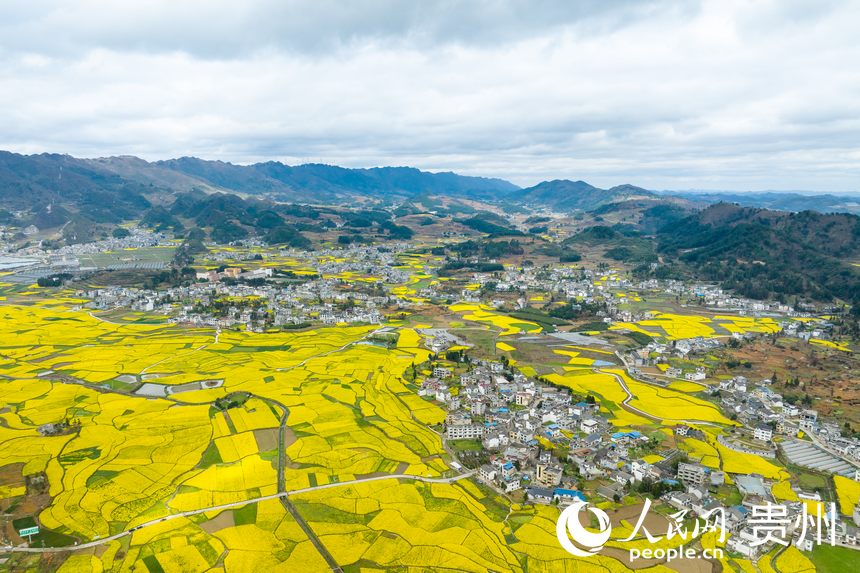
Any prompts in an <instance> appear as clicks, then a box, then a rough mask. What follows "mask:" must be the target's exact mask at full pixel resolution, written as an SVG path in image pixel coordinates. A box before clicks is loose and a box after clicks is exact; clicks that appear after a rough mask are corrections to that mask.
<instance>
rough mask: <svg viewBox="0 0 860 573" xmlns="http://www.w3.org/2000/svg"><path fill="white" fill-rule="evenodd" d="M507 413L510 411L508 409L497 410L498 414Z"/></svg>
mask: <svg viewBox="0 0 860 573" xmlns="http://www.w3.org/2000/svg"><path fill="white" fill-rule="evenodd" d="M507 411H508V409H507V408H499V409H498V410H496V412H499V413H503V412H507Z"/></svg>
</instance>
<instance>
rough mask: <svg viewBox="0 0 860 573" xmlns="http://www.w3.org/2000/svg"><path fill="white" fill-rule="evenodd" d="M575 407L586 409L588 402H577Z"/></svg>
mask: <svg viewBox="0 0 860 573" xmlns="http://www.w3.org/2000/svg"><path fill="white" fill-rule="evenodd" d="M576 405H577V406H580V407H582V406H586V407H588V402H577V403H576Z"/></svg>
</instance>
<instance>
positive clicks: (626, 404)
mask: <svg viewBox="0 0 860 573" xmlns="http://www.w3.org/2000/svg"><path fill="white" fill-rule="evenodd" d="M594 372H598V373H600V374H608V375H610V376H612V377H613V378H615V380H616V381H617V382H618V383H619V384H620V385H621V388H622V389H623V390H624V392H625V393H626V394H627V398H625V399H624V401H623V402H622V403H621V407H622V408H624V409H625V410H628V411H631V412H633V413H634V414H637V415H640V416H644V417H646V418H648V419H649V420H655V421H657V422H660V421H664V422H665V421H669V422H683V423H685V424H698V425H704V426H719V425H721V424H716V423H714V422H706V421H705V420H693V419H689V418H658V417H657V416H654V415H653V414H649V413H648V412H643V411H642V410H640V409H639V408H636V407H635V406H631V405H630V401H631V400H632V399H633V398H635V397H636V396H634V395H633V393H632V392H631V391H630V388H628V387H627V384H626V383H625V382H624V378H622V377H621V376H619V375H618V374H616V373H614V372H607V371H605V370H601V369H600V368H595V369H594ZM637 382H642V381H641V380H637ZM642 383H643V384H647V382H642ZM653 386H654V387H655V388H660V387H661V386H656V385H653Z"/></svg>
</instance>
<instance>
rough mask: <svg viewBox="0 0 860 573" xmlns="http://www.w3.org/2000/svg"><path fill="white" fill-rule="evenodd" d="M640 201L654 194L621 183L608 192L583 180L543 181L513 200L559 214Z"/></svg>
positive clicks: (524, 190) (522, 191) (520, 193)
mask: <svg viewBox="0 0 860 573" xmlns="http://www.w3.org/2000/svg"><path fill="white" fill-rule="evenodd" d="M642 198H656V195H655V193H654V192H653V191H648V190H647V189H642V188H641V187H636V186H635V185H629V184H625V185H618V186H616V187H612V188H611V189H600V188H599V187H595V186H594V185H591V184H589V183H586V182H585V181H570V180H569V179H555V180H553V181H543V182H542V183H538V184H537V185H535V186H534V187H527V188H526V189H522V190H521V191H520V192H518V193H517V200H518V201H520V202H522V203H526V204H533V205H535V206H548V207H552V208H554V209H557V210H560V211H573V210H575V209H581V210H583V211H592V210H594V209H596V208H598V207H601V206H603V205H608V204H610V203H620V202H622V201H631V200H636V199H642Z"/></svg>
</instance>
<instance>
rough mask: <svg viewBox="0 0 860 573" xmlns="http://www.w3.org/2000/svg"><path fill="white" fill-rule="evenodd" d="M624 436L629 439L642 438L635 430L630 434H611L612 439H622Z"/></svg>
mask: <svg viewBox="0 0 860 573" xmlns="http://www.w3.org/2000/svg"><path fill="white" fill-rule="evenodd" d="M625 436H630V437H631V438H634V439H635V438H640V437H642V434H641V433H640V432H637V431H636V430H632V431H630V432H615V433H614V434H612V437H613V438H616V439H617V438H623V437H625Z"/></svg>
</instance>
